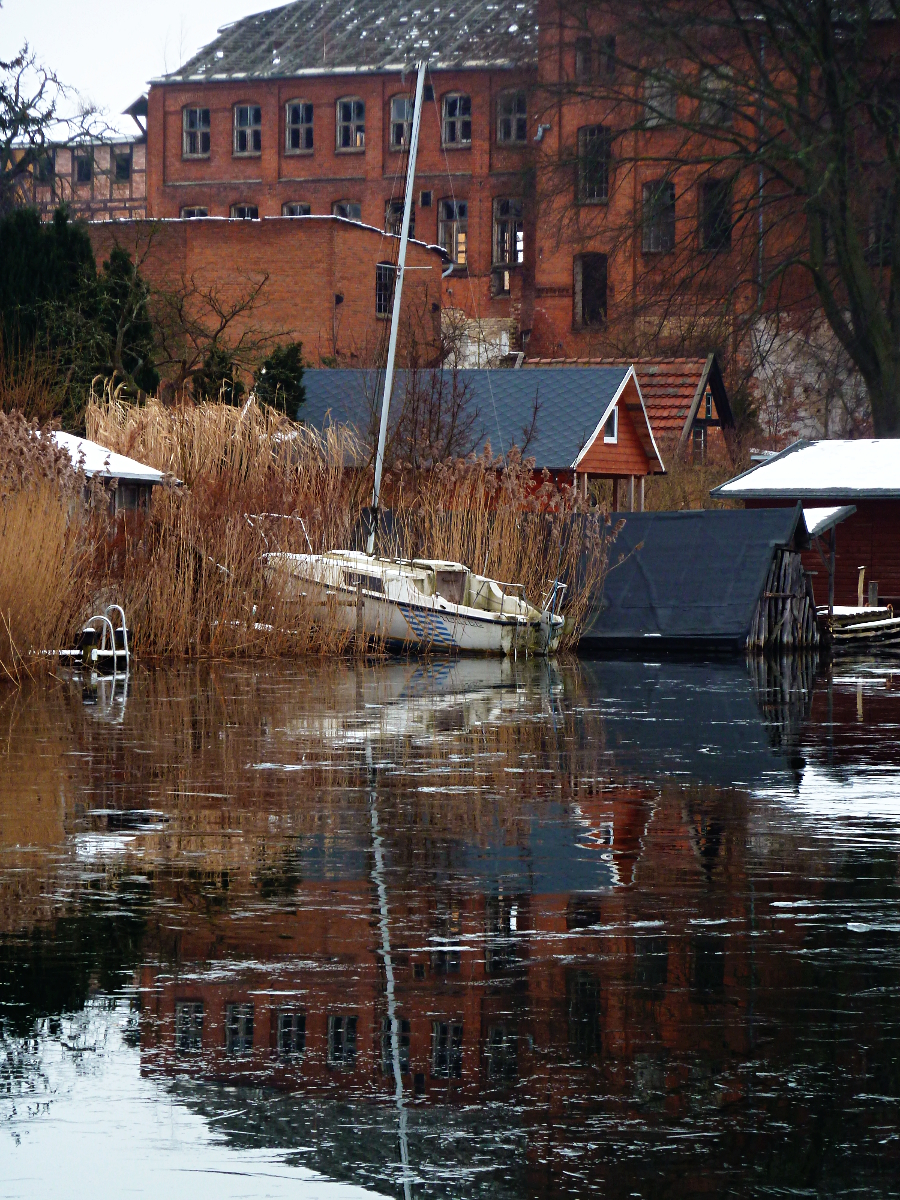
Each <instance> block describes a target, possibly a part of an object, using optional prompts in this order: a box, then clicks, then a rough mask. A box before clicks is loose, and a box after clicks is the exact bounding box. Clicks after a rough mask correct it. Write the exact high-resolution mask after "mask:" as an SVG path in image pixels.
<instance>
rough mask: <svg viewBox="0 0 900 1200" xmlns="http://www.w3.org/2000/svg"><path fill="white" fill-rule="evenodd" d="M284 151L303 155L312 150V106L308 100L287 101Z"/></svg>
mask: <svg viewBox="0 0 900 1200" xmlns="http://www.w3.org/2000/svg"><path fill="white" fill-rule="evenodd" d="M284 128H285V137H284V149H285V153H287V154H305V153H308V152H309V151H310V150H312V148H313V106H312V105H311V104H310V102H309V101H308V100H289V101H288V103H287V106H286V108H285V123H284Z"/></svg>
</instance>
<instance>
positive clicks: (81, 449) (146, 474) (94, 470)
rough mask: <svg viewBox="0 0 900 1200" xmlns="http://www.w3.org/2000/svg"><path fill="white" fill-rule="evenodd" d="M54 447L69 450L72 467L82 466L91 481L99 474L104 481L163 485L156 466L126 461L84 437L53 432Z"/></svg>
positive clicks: (161, 473)
mask: <svg viewBox="0 0 900 1200" xmlns="http://www.w3.org/2000/svg"><path fill="white" fill-rule="evenodd" d="M53 437H54V440H55V441H56V444H57V446H60V447H61V448H62V449H64V450H68V452H69V457H70V458H71V459H72V462H73V464H74V465H75V466H76V467H78V466H83V468H84V473H85V475H86V476H87V477H88V479H91V478H92V477H93V476H94V475H100V476H102V477H103V478H104V479H124V480H127V481H129V482H133V483H151V484H152V483H162V481H163V478H164V476H163V472H162V471H157V470H156V468H155V467H148V466H147V465H146V464H145V463H141V462H138V461H137V459H134V458H127V457H126V456H125V455H124V454H116V453H115V451H114V450H107V448H106V447H105V446H101V445H100V444H99V442H91V441H88V439H87V438H81V437H76V436H75V434H74V433H54V435H53Z"/></svg>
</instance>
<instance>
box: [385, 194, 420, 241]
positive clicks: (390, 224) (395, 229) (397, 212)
mask: <svg viewBox="0 0 900 1200" xmlns="http://www.w3.org/2000/svg"><path fill="white" fill-rule="evenodd" d="M403 205H404V201H403V200H388V201H387V203H386V204H385V206H384V231H385V233H393V234H394V235H395V236H396V237H399V236H400V234H401V233H402V231H403ZM409 236H410V237H411V238H414V237H415V236H416V210H415V208H414V207H411V208H410V211H409Z"/></svg>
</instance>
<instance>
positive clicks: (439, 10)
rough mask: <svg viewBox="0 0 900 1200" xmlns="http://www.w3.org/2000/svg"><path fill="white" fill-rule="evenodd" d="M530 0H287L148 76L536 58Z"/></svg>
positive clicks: (245, 75) (337, 70)
mask: <svg viewBox="0 0 900 1200" xmlns="http://www.w3.org/2000/svg"><path fill="white" fill-rule="evenodd" d="M537 35H538V31H537V4H536V0H445V2H444V3H439V6H437V7H434V6H429V5H423V4H422V3H421V0H418V2H411V0H396V2H393V3H391V2H389V0H295V3H293V4H285V5H283V6H282V7H281V8H271V9H268V10H267V11H266V12H260V13H254V14H253V15H252V16H249V17H243V18H241V20H239V21H235V22H234V23H233V24H231V25H225V26H223V28H222V29H220V30H219V35H218V37H217V38H216V39H215V41H213V42H210V43H209V45H208V46H204V47H203V49H202V50H200V51H199V52H198V53H197V54H195V55H194V57H193V58H190V59H188V61H187V62H186V63H185V64H184V66H182V67H180V68H179V69H178V70H177V71H173V72H172V73H171V74H169V75H166V76H163V77H162V78H161V79H160V80H156V81H155V82H160V83H179V82H188V81H190V82H197V81H201V80H202V81H209V80H213V81H215V80H232V79H279V78H284V77H290V76H295V75H322V74H326V75H327V74H344V73H353V72H375V71H398V70H402V69H403V68H404V67H410V66H412V65H413V64H414V63H415V62H417V61H418V60H420V59H421V58H427V59H428V60H429V63H430V66H431V68H432V70H440V69H450V68H459V67H485V66H491V67H499V68H505V67H514V66H536V64H537Z"/></svg>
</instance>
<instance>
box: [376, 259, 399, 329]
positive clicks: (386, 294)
mask: <svg viewBox="0 0 900 1200" xmlns="http://www.w3.org/2000/svg"><path fill="white" fill-rule="evenodd" d="M396 280H397V268H396V267H395V266H394V264H393V263H379V264H378V265H377V266H376V268H375V316H376V317H389V316H390V315H391V309H392V308H393V304H394V283H395V282H396Z"/></svg>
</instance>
